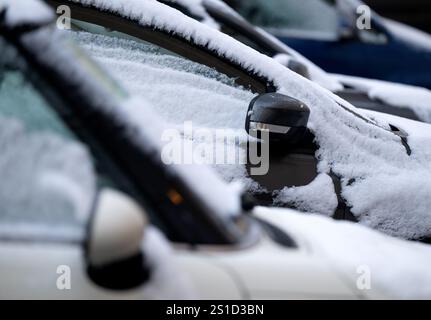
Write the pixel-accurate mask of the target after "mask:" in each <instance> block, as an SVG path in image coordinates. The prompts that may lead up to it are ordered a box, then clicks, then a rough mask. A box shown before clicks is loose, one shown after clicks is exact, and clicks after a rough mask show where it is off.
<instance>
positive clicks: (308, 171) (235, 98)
mask: <svg viewBox="0 0 431 320" xmlns="http://www.w3.org/2000/svg"><path fill="white" fill-rule="evenodd" d="M49 2H50V3H51V4H54V5H64V4H67V5H68V6H69V8H70V10H71V14H72V26H73V27H74V28H75V31H72V32H70V31H69V32H68V33H69V34H71V35H72V36H73V37H74V38H75V39H76V40H78V41H79V43H80V44H81V46H83V47H84V48H85V49H86V50H87V51H88V52H89V53H90V54H91V55H92V56H93V57H94V58H95V59H96V60H97V61H98V62H99V63H101V64H102V65H103V66H104V67H105V68H106V69H107V70H109V71H110V72H111V73H112V75H114V76H115V77H116V78H117V79H119V80H120V81H121V82H122V83H123V84H124V85H125V86H126V87H127V88H128V89H129V90H130V91H131V92H133V93H134V94H137V95H140V96H142V97H144V98H146V99H148V100H149V101H150V102H151V104H150V107H151V108H152V109H153V110H154V111H155V112H157V113H158V114H159V115H161V116H162V118H164V120H165V121H167V122H168V123H169V124H170V126H171V127H172V128H175V129H177V130H178V131H179V132H180V133H179V134H178V136H180V137H181V138H183V139H184V145H186V146H188V147H190V148H191V150H193V151H199V152H200V154H202V156H203V157H204V158H205V161H206V163H209V164H213V165H214V168H215V169H216V170H217V171H218V172H219V174H221V175H222V177H223V178H224V179H225V180H226V181H228V182H231V181H234V180H235V181H240V182H242V183H243V184H244V185H245V186H246V187H247V189H248V191H249V192H250V193H252V194H253V195H254V196H255V198H256V199H258V201H259V204H263V205H270V206H272V205H276V206H282V207H291V208H296V209H299V210H301V211H305V212H318V213H320V214H325V215H327V216H331V217H334V218H337V219H347V220H354V221H358V222H360V223H362V224H364V225H367V226H369V227H371V228H376V229H378V230H380V231H383V232H385V233H388V234H390V235H394V236H398V237H402V238H406V239H414V240H422V241H429V237H430V236H431V212H430V208H431V199H430V198H429V196H428V193H429V190H431V179H430V178H431V170H430V167H431V161H430V159H431V151H430V150H431V147H430V146H431V128H430V126H429V125H428V124H424V123H420V122H415V121H411V120H406V119H402V118H399V117H395V116H391V115H386V114H382V113H378V112H372V111H366V110H359V109H357V108H355V107H354V106H352V105H351V104H349V103H348V102H346V101H344V100H342V99H341V98H340V97H338V96H336V95H334V94H332V93H330V92H329V91H327V90H325V89H324V88H322V87H321V86H319V85H318V84H315V83H313V82H311V81H309V80H307V79H305V78H304V77H302V76H300V75H297V74H296V73H294V72H292V71H290V70H289V69H287V68H285V67H284V66H282V65H281V64H279V63H278V62H276V61H275V60H274V59H272V58H269V57H268V56H265V55H262V54H260V53H258V52H256V51H255V50H253V49H252V48H250V47H248V46H246V45H244V44H242V43H240V42H238V41H236V40H234V39H232V38H231V37H229V36H227V35H225V34H223V33H221V32H219V31H217V30H215V29H213V28H210V27H208V26H206V25H203V24H202V23H199V22H197V21H195V20H193V19H191V18H189V17H187V16H185V15H183V14H182V13H180V12H179V11H177V10H174V9H172V8H169V7H167V6H166V5H163V4H161V3H158V2H155V1H150V0H135V1H130V0H128V1H126V0H119V1H99V0H85V1H84V0H83V1H67V0H55V1H54V0H50V1H49ZM298 110H299V111H298ZM297 120H298V121H297ZM244 123H245V124H244ZM191 124H192V125H191ZM244 127H246V128H247V129H248V130H244ZM201 129H205V131H204V134H202V130H201ZM261 129H264V130H261ZM208 130H209V131H210V132H209V134H208ZM219 130H223V132H224V133H225V135H224V136H222V137H221V138H220V137H217V133H218V132H219ZM268 131H269V140H268V139H267V140H261V141H260V142H261V143H260V145H259V146H260V147H262V149H264V148H268V149H270V152H269V155H270V156H269V157H263V158H261V159H258V160H261V161H260V162H259V161H258V162H257V163H255V162H253V161H249V155H250V154H251V153H253V150H251V148H250V144H249V143H248V142H249V141H250V138H249V136H248V135H247V133H249V134H253V133H256V132H258V133H259V132H260V133H262V132H268ZM280 133H281V136H280ZM208 135H209V137H208ZM165 138H167V141H170V137H165ZM172 139H173V138H172ZM190 141H191V144H189V142H190ZM173 149H176V148H173ZM226 149H228V150H233V152H231V153H230V155H228V156H227V157H226V154H225V153H224V154H223V153H222V157H221V159H222V160H223V161H221V163H220V162H218V160H219V159H220V157H219V156H218V155H219V153H218V152H219V151H220V150H221V151H224V150H226ZM181 150H184V148H183V149H181ZM176 151H177V150H176ZM191 153H193V152H191ZM232 155H233V158H234V159H233V161H232V162H230V161H229V160H232V159H227V158H229V157H231V156H232ZM177 156H178V157H177ZM173 158H175V159H173ZM177 159H180V160H181V161H183V162H187V161H189V160H190V159H186V157H185V156H184V154H179V155H178V154H177V155H176V156H175V157H172V158H170V159H169V157H168V161H167V162H170V161H172V162H175V161H176V160H177ZM191 162H193V159H191ZM256 167H257V168H256ZM265 168H266V169H267V170H266V171H265V172H264V173H263V174H262V173H259V172H257V171H258V170H259V169H265ZM256 172H257V173H256Z"/></svg>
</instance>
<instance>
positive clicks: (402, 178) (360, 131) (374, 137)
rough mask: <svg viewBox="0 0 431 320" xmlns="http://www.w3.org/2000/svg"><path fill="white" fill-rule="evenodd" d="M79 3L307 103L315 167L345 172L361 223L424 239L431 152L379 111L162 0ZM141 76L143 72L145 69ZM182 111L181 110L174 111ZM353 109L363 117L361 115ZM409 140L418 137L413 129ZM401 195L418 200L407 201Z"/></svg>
mask: <svg viewBox="0 0 431 320" xmlns="http://www.w3.org/2000/svg"><path fill="white" fill-rule="evenodd" d="M82 2H83V3H86V4H88V5H95V6H97V7H99V8H102V9H104V10H109V11H112V12H116V13H118V14H119V15H121V16H125V17H128V18H130V19H133V20H136V21H138V22H139V23H140V24H142V25H151V26H155V27H157V28H160V29H163V30H165V31H168V32H174V33H175V34H177V35H179V36H181V37H184V38H186V39H190V41H192V42H194V43H196V44H199V45H205V46H207V47H208V48H209V49H210V50H213V51H214V52H215V54H218V55H220V56H224V57H226V58H228V59H230V60H231V61H233V62H236V63H238V64H239V65H241V66H242V67H243V68H245V69H246V70H250V71H254V72H256V73H257V74H259V75H261V76H263V77H265V78H267V79H269V80H272V81H273V83H274V84H275V86H276V88H277V89H278V92H280V93H283V94H286V95H289V96H292V97H294V98H296V99H298V100H301V101H302V102H304V103H305V104H306V105H307V106H309V108H310V110H311V115H310V120H309V124H308V127H309V128H310V130H311V131H312V132H313V133H314V134H315V136H316V141H317V143H318V144H319V146H320V149H319V150H318V152H317V154H316V155H317V157H318V159H319V160H320V161H319V164H318V171H319V172H320V173H326V174H328V173H329V172H330V171H331V170H332V172H333V173H334V174H336V175H337V176H341V177H343V179H342V189H343V196H344V198H345V199H346V200H347V202H348V204H349V205H350V206H351V208H352V212H353V213H354V214H355V215H356V217H357V218H358V220H359V221H360V222H361V223H367V219H368V217H371V216H372V217H373V221H374V222H375V223H374V224H373V226H374V227H376V228H377V229H381V230H383V231H386V232H389V233H391V234H394V235H397V236H399V237H405V238H421V237H425V236H429V235H430V233H429V232H428V231H429V229H428V228H427V227H428V226H431V224H429V223H428V222H427V223H424V217H426V218H427V219H426V221H428V219H429V218H430V217H431V212H430V208H431V207H430V206H429V205H428V200H427V198H426V197H418V196H417V195H418V194H421V195H422V193H418V191H419V188H421V189H424V190H431V155H430V154H429V153H427V152H425V151H424V145H423V144H422V145H420V146H419V145H417V144H416V143H412V144H411V149H412V155H411V156H408V155H407V152H406V149H405V147H404V146H403V145H402V143H401V139H400V138H399V137H398V136H396V135H395V134H393V133H392V132H390V131H388V128H389V126H388V124H387V122H386V121H385V118H384V117H383V116H382V117H380V121H379V123H380V126H379V125H377V124H376V123H375V122H374V121H372V120H370V118H368V117H367V116H366V115H365V113H364V112H363V111H360V110H357V109H356V108H354V107H353V106H352V105H350V104H349V103H347V102H345V101H343V100H342V99H340V98H339V97H337V96H335V95H333V94H331V93H330V92H329V91H327V90H325V89H323V88H321V87H320V86H319V85H317V84H315V83H312V82H310V81H308V80H307V79H304V78H303V77H301V76H299V75H297V74H295V73H293V72H291V71H290V70H288V69H286V68H285V67H283V66H281V65H280V64H279V63H277V62H276V61H274V60H273V59H271V58H269V57H267V56H264V55H262V54H259V53H257V52H256V51H255V50H253V49H251V48H249V47H247V46H245V45H243V44H241V43H239V42H237V41H235V40H234V39H232V38H230V37H228V36H226V35H224V34H221V33H220V32H218V31H217V30H215V29H211V28H209V27H207V26H205V25H202V24H200V23H199V22H197V21H194V20H193V19H190V18H187V17H185V16H184V15H183V14H181V13H180V12H178V11H176V10H173V9H171V8H169V7H167V6H164V5H161V4H160V3H157V2H154V1H150V0H146V1H145V0H144V1H136V0H133V1H130V0H128V1H125V0H118V1H111V0H82ZM144 77H145V74H142V78H144ZM245 105H246V104H244V106H245ZM340 105H342V106H343V108H342V107H340ZM184 107H185V106H184ZM181 112H182V111H181V110H178V114H180V113H181ZM235 112H238V113H237V116H235V115H233V114H232V119H235V120H233V121H238V123H240V122H242V121H243V119H244V118H243V116H244V112H245V110H240V109H239V108H238V109H237V110H236V111H235ZM355 113H356V114H359V115H361V114H362V116H361V117H358V116H357V115H356V114H355ZM208 118H212V119H217V114H214V113H209V114H208ZM236 119H241V120H236ZM364 119H365V120H364ZM191 120H193V119H191ZM213 121H215V122H217V120H213ZM231 125H232V123H231ZM233 129H238V128H233ZM422 138H423V141H424V143H425V145H429V144H430V141H431V130H430V128H429V127H428V129H426V133H424V135H423V137H422ZM410 141H412V142H413V141H415V138H414V136H413V134H412V136H411V137H410V138H409V142H410ZM429 149H431V148H429ZM409 177H414V179H413V180H412V179H410V178H409ZM348 182H353V183H348ZM412 182H413V183H412ZM419 182H420V183H419ZM395 184H396V189H394V185H395ZM401 189H403V191H404V197H403V198H402V199H399V198H396V197H394V194H398V192H397V191H396V190H401ZM394 190H395V191H394ZM405 199H415V200H417V201H416V202H412V201H410V202H406V201H405ZM324 200H328V199H322V201H324ZM387 200H390V201H387ZM368 204H373V205H372V206H369V205H368ZM331 205H332V204H331V203H330V202H328V203H322V206H323V207H325V208H328V207H330V206H331ZM424 226H425V228H424ZM425 229H427V230H425Z"/></svg>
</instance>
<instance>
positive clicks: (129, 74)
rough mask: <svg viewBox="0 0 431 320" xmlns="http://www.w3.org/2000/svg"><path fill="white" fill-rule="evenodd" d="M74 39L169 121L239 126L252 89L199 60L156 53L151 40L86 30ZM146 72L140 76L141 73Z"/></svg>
mask: <svg viewBox="0 0 431 320" xmlns="http://www.w3.org/2000/svg"><path fill="white" fill-rule="evenodd" d="M75 35H76V37H75V38H76V39H77V40H78V42H79V43H80V44H81V45H82V46H83V47H84V48H85V49H87V51H88V52H89V53H90V54H91V56H92V57H93V58H95V59H96V60H97V61H99V62H100V63H101V64H102V65H103V66H104V67H105V68H106V69H107V70H109V71H111V73H112V74H113V75H114V76H116V77H117V78H118V79H119V80H120V81H121V82H122V83H123V85H125V86H126V87H127V88H128V89H129V90H130V91H131V92H132V93H134V94H136V95H139V96H142V97H143V98H145V99H146V100H147V101H149V102H151V104H150V105H151V108H153V109H154V110H155V111H157V112H158V113H159V114H160V115H162V116H163V118H164V119H165V120H166V121H167V122H169V123H171V124H178V125H182V124H183V123H184V121H189V120H193V124H194V125H196V126H203V127H209V128H223V127H225V128H234V129H243V128H244V121H245V116H246V112H247V107H248V104H249V103H250V101H251V100H252V99H253V97H254V96H255V95H254V94H253V93H252V92H250V91H247V90H244V89H243V88H241V87H237V86H235V82H234V80H233V79H230V78H228V77H227V76H225V75H223V74H220V73H219V72H217V71H215V70H214V69H211V68H208V67H206V66H203V65H201V64H198V63H195V62H192V61H189V60H186V59H184V58H181V57H178V56H173V55H170V54H167V53H163V52H161V50H160V49H159V48H157V47H155V46H153V45H150V44H140V43H136V42H134V41H131V40H125V39H118V38H114V37H109V36H103V35H94V34H89V33H86V32H78V33H75ZM143 75H145V76H143Z"/></svg>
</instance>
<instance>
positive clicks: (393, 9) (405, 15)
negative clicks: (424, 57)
mask: <svg viewBox="0 0 431 320" xmlns="http://www.w3.org/2000/svg"><path fill="white" fill-rule="evenodd" d="M364 2H366V3H367V4H368V5H370V6H371V7H372V8H373V9H374V10H375V11H376V12H377V13H379V14H381V15H382V16H385V17H387V18H391V19H394V20H397V21H400V22H404V23H407V24H409V25H411V26H414V27H416V28H419V29H421V30H424V31H427V32H431V0H365V1H364Z"/></svg>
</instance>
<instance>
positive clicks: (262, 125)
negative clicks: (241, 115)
mask: <svg viewBox="0 0 431 320" xmlns="http://www.w3.org/2000/svg"><path fill="white" fill-rule="evenodd" d="M309 116H310V109H309V108H308V107H307V106H306V105H305V104H304V103H302V102H301V101H299V100H297V99H294V98H292V97H288V96H286V95H283V94H280V93H265V94H261V95H259V96H257V97H255V98H254V99H253V100H252V101H251V102H250V105H249V108H248V111H247V117H246V122H245V130H246V131H247V133H248V134H251V131H255V132H256V131H264V130H267V131H269V139H270V141H271V142H283V143H285V144H288V145H296V144H298V143H299V142H300V141H301V140H302V138H303V136H304V134H305V133H306V131H307V123H308V119H309ZM254 136H257V135H256V134H254Z"/></svg>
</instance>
